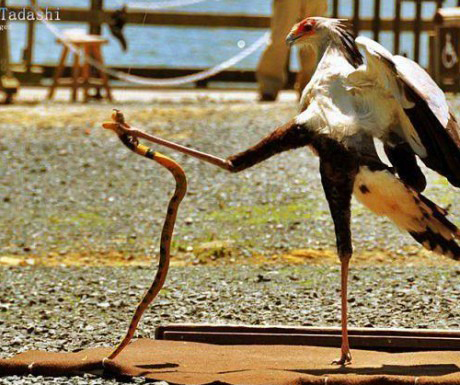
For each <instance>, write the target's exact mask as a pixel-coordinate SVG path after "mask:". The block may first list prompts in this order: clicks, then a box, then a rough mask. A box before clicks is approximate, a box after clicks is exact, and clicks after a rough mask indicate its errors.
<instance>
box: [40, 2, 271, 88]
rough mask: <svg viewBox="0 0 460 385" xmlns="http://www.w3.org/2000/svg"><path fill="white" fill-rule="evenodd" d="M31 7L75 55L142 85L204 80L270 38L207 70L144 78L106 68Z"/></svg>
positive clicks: (107, 72)
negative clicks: (157, 77)
mask: <svg viewBox="0 0 460 385" xmlns="http://www.w3.org/2000/svg"><path fill="white" fill-rule="evenodd" d="M32 8H33V9H34V10H35V12H36V13H37V15H41V16H42V17H41V22H42V23H44V25H45V26H46V28H47V29H48V30H49V31H50V32H51V33H52V34H53V35H54V36H56V37H57V38H58V39H59V40H60V41H61V42H62V43H63V44H64V45H65V46H66V47H67V48H68V49H69V50H70V51H72V52H73V53H74V54H75V55H78V56H79V57H81V58H83V59H84V60H86V61H87V62H88V63H89V64H90V65H92V66H93V67H95V68H97V69H98V70H99V71H102V72H105V73H106V74H108V75H110V76H112V77H114V78H115V79H118V80H122V81H125V82H128V83H133V84H139V85H144V86H151V87H165V86H179V85H184V84H187V83H193V82H197V81H200V80H204V79H207V78H210V77H212V76H214V75H216V74H218V73H220V72H222V71H225V70H226V69H228V68H230V67H233V66H234V65H236V64H237V63H239V62H240V61H242V60H244V59H245V58H247V57H248V56H250V55H252V54H253V53H254V52H256V51H257V50H258V49H259V48H261V47H263V46H264V45H265V44H267V43H268V41H269V38H270V33H269V32H267V33H265V34H264V35H263V36H262V37H260V38H259V39H257V40H256V41H255V42H254V43H253V44H251V45H250V46H249V47H247V48H245V49H243V50H242V51H241V52H239V53H238V54H236V55H235V56H233V57H231V58H229V59H227V60H225V61H224V62H222V63H220V64H217V65H216V66H214V67H211V68H209V69H207V70H204V71H201V72H197V73H194V74H191V75H186V76H180V77H176V78H169V79H154V78H145V77H141V76H136V75H131V74H128V73H126V72H122V71H117V70H114V69H110V68H106V67H104V66H103V65H101V63H99V62H98V61H96V60H94V59H93V58H92V57H91V56H88V55H86V54H85V52H84V51H83V50H81V49H79V48H78V47H76V46H75V45H74V44H72V43H71V42H70V41H69V40H68V39H66V37H65V35H63V34H61V32H60V31H59V30H58V29H57V28H56V27H55V26H53V25H52V24H51V23H50V22H49V21H48V20H46V18H45V17H44V15H43V12H42V11H41V10H40V9H39V8H37V7H35V6H32Z"/></svg>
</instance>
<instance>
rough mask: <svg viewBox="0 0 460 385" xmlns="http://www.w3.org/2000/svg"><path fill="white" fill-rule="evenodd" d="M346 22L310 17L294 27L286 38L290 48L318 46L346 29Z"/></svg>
mask: <svg viewBox="0 0 460 385" xmlns="http://www.w3.org/2000/svg"><path fill="white" fill-rule="evenodd" d="M344 23H345V20H341V19H328V18H325V17H308V18H306V19H304V20H302V21H301V22H300V23H297V24H295V25H294V27H292V29H291V32H289V35H288V36H287V37H286V43H287V44H288V45H290V46H292V45H299V46H317V45H319V44H321V43H322V42H324V41H329V40H332V39H334V37H335V36H336V35H337V33H338V32H340V30H341V29H343V28H346V27H344Z"/></svg>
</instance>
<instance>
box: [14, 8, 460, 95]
mask: <svg viewBox="0 0 460 385" xmlns="http://www.w3.org/2000/svg"><path fill="white" fill-rule="evenodd" d="M341 1H347V2H349V1H350V0H333V6H332V10H331V15H332V16H333V17H340V16H341V15H340V14H339V12H338V10H339V5H340V2H341ZM362 1H368V0H354V1H353V3H352V4H353V15H352V17H351V21H352V22H353V25H354V30H355V32H356V33H359V32H360V31H371V32H372V34H373V37H374V39H375V40H377V41H378V40H380V34H381V32H387V31H391V32H394V51H395V52H396V53H400V47H401V44H400V42H401V33H402V32H408V31H412V32H413V33H414V37H415V39H414V47H413V53H412V56H413V58H414V59H415V60H417V61H419V59H420V42H421V39H420V34H421V32H428V31H432V30H433V23H432V21H431V20H423V19H422V6H423V3H428V2H431V3H435V4H436V6H437V7H438V8H439V7H441V6H442V5H443V3H444V1H443V0H384V1H394V2H395V11H396V12H395V17H394V18H392V19H386V18H382V17H381V12H380V10H381V6H382V3H383V2H382V1H381V0H374V12H373V17H372V18H361V17H360V11H361V5H362V4H361V2H362ZM403 2H415V15H414V18H413V19H410V20H408V19H403V18H402V16H401V5H402V3H403ZM457 3H458V5H459V6H460V0H458V2H457ZM9 8H11V9H13V10H19V8H18V7H9ZM49 9H50V10H51V11H53V9H52V8H49ZM54 10H56V9H54ZM59 11H60V18H61V21H63V22H81V23H88V24H89V25H90V29H91V31H92V32H93V33H97V32H99V31H100V26H101V25H102V24H103V23H106V22H108V21H109V20H110V18H111V15H112V13H113V11H110V10H104V9H103V0H91V6H90V8H89V9H82V8H60V9H59ZM128 23H130V24H137V25H147V26H160V25H162V26H164V25H167V26H187V27H200V28H202V27H204V28H206V27H211V28H216V27H220V28H248V29H253V28H254V29H267V28H269V26H270V17H267V16H251V15H238V14H207V13H193V14H191V13H183V12H152V11H148V10H146V11H144V10H129V13H128ZM30 25H31V24H29V26H30ZM28 38H29V41H28V51H27V52H28V54H27V55H26V59H27V60H28V62H27V63H26V65H27V68H30V67H31V65H32V64H33V63H32V61H33V55H32V52H33V49H32V48H33V44H34V42H33V33H31V32H29V34H28ZM46 68H47V71H45V75H48V74H49V72H50V71H51V70H50V69H49V66H47V67H46ZM131 68H132V67H131ZM121 70H124V68H121ZM193 71H196V69H194V70H191V69H166V70H164V69H163V70H159V69H155V68H138V69H135V72H137V73H142V74H148V75H150V76H152V77H169V76H176V75H179V74H184V73H190V72H193ZM240 75H241V76H240ZM293 79H294V77H293V76H292V74H291V76H290V82H289V83H290V84H289V86H292V81H293ZM210 80H216V81H232V82H235V81H236V82H237V81H251V80H252V81H254V80H255V77H254V73H253V71H238V70H234V71H228V72H226V73H221V74H217V75H215V76H214V77H213V78H212V79H210ZM200 85H201V86H206V81H205V82H201V83H200Z"/></svg>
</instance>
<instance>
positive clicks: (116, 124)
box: [102, 109, 131, 136]
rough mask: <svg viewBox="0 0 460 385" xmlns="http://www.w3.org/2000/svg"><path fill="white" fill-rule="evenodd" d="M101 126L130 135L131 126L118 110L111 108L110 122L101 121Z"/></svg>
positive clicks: (120, 133)
mask: <svg viewBox="0 0 460 385" xmlns="http://www.w3.org/2000/svg"><path fill="white" fill-rule="evenodd" d="M102 127H104V128H105V129H107V130H112V131H114V132H115V133H116V134H118V135H119V136H120V135H130V131H131V127H130V126H129V125H128V124H126V122H125V117H124V115H123V113H122V112H121V111H120V110H116V109H114V110H113V113H112V120H111V121H110V122H104V123H102Z"/></svg>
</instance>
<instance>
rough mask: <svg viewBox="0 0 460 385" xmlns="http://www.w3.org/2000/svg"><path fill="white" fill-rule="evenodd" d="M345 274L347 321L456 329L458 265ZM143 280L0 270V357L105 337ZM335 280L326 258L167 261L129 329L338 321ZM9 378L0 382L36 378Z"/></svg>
mask: <svg viewBox="0 0 460 385" xmlns="http://www.w3.org/2000/svg"><path fill="white" fill-rule="evenodd" d="M350 278H351V279H350V282H351V284H350V299H349V302H350V325H353V326H359V327H404V328H428V327H432V328H440V329H446V328H456V329H459V328H460V307H459V306H458V304H459V302H460V284H459V278H460V269H459V268H456V269H452V268H449V267H442V268H439V269H437V270H433V269H432V268H428V267H421V266H417V267H412V268H406V269H400V268H396V267H391V268H388V267H378V268H375V267H374V268H371V267H367V268H354V269H353V270H352V272H351V277H350ZM150 280H151V272H150V271H148V270H147V269H144V268H110V267H103V268H94V267H91V268H90V267H87V268H3V269H1V270H0V282H1V285H2V287H1V290H0V302H1V304H2V305H1V307H0V312H1V319H0V327H1V330H2V338H1V339H2V341H3V343H2V345H1V346H0V356H3V357H9V356H11V355H12V354H14V353H18V352H21V351H24V350H27V349H47V350H50V351H63V350H66V351H72V350H76V349H81V348H87V347H95V346H112V345H114V343H115V342H116V341H117V339H118V338H119V337H120V336H121V335H122V334H123V333H124V330H125V327H126V324H127V322H128V319H129V318H130V316H131V312H132V311H133V309H134V307H135V305H136V304H137V301H138V300H139V298H140V295H141V293H142V292H143V290H144V289H145V288H146V287H147V286H148V285H149V283H150ZM339 281H340V280H339V269H338V267H336V266H333V267H331V266H323V267H318V266H307V265H302V266H290V267H287V266H273V265H265V266H258V267H254V266H239V267H228V266H227V267H203V266H200V267H186V268H180V267H176V268H174V269H172V271H171V274H170V276H169V278H168V282H167V285H166V287H165V289H163V291H162V293H161V295H160V296H159V298H158V300H157V301H156V302H155V303H154V305H153V306H152V308H151V309H150V310H149V311H148V312H147V314H146V315H145V318H144V320H143V322H142V324H141V326H140V331H139V333H138V336H139V337H152V336H153V333H154V328H155V326H157V325H159V324H167V323H173V322H187V323H190V322H196V323H217V324H224V323H225V324H228V323H232V324H238V323H244V324H251V325H262V324H272V325H273V324H275V325H305V326H312V325H314V326H318V325H327V326H338V325H339V319H340V318H339V316H340V307H339V289H340V286H339ZM440 293H442V295H440ZM16 380H17V378H12V377H8V378H3V379H0V383H1V384H13V383H14V384H16V383H17V384H21V383H23V384H31V383H42V382H40V381H39V380H34V379H32V377H29V378H25V379H24V380H20V381H16ZM34 381H38V382H34ZM54 381H55V383H59V384H64V383H69V382H66V381H68V380H67V379H60V380H54ZM72 381H74V382H71V383H90V384H100V383H104V384H112V383H113V381H112V380H110V381H105V380H104V382H102V381H101V380H100V379H90V378H86V379H82V378H80V379H73V380H72ZM78 381H80V382H78ZM81 381H83V382H81ZM50 383H53V382H50Z"/></svg>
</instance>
